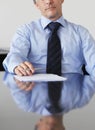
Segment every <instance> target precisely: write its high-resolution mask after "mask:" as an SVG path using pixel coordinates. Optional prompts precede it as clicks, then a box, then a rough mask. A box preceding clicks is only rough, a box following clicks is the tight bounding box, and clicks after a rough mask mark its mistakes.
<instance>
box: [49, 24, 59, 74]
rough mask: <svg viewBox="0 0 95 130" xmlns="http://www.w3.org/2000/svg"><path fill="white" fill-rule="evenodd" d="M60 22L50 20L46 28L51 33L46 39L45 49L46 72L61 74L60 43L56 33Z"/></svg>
mask: <svg viewBox="0 0 95 130" xmlns="http://www.w3.org/2000/svg"><path fill="white" fill-rule="evenodd" d="M59 27H60V23H58V22H51V23H50V24H49V25H48V28H49V29H50V31H51V35H50V37H49V39H48V50H47V73H52V74H57V75H61V44H60V39H59V37H58V35H57V31H58V29H59Z"/></svg>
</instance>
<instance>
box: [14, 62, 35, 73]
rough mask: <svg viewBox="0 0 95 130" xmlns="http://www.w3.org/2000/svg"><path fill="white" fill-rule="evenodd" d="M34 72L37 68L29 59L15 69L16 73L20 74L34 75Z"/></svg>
mask: <svg viewBox="0 0 95 130" xmlns="http://www.w3.org/2000/svg"><path fill="white" fill-rule="evenodd" d="M34 72H35V69H34V67H33V65H32V64H31V63H30V62H28V61H25V62H23V63H21V64H20V65H19V66H17V67H15V69H14V73H15V74H17V75H20V76H29V75H32V74H33V73H34Z"/></svg>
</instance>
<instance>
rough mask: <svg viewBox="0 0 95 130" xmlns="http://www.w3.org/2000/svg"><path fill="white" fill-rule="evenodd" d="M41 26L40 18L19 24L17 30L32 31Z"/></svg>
mask: <svg viewBox="0 0 95 130" xmlns="http://www.w3.org/2000/svg"><path fill="white" fill-rule="evenodd" d="M39 27H40V19H38V20H35V21H31V22H29V23H25V24H23V25H20V26H18V28H17V31H21V32H28V33H29V32H31V31H34V30H35V29H37V28H39Z"/></svg>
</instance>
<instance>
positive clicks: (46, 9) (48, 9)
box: [45, 6, 56, 10]
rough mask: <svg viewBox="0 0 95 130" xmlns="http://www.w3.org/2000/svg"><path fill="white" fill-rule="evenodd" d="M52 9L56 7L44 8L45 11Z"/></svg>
mask: <svg viewBox="0 0 95 130" xmlns="http://www.w3.org/2000/svg"><path fill="white" fill-rule="evenodd" d="M54 8H56V7H55V6H52V7H48V8H46V9H45V10H51V9H54Z"/></svg>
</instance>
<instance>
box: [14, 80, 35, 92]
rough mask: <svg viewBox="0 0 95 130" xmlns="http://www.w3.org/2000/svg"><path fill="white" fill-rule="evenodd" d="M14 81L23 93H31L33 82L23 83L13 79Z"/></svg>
mask: <svg viewBox="0 0 95 130" xmlns="http://www.w3.org/2000/svg"><path fill="white" fill-rule="evenodd" d="M14 80H15V82H16V84H17V86H18V87H19V88H20V89H21V90H24V91H31V90H32V89H33V88H34V86H35V83H34V82H23V81H19V80H17V79H15V78H14Z"/></svg>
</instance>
